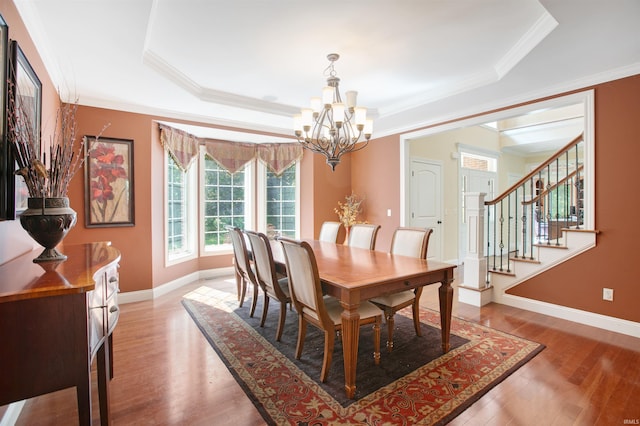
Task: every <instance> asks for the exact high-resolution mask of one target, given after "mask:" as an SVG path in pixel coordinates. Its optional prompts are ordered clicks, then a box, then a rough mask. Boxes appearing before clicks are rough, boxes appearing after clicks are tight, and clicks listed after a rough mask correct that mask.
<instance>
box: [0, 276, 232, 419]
mask: <svg viewBox="0 0 640 426" xmlns="http://www.w3.org/2000/svg"><path fill="white" fill-rule="evenodd" d="M233 274H234V271H233V267H232V266H230V267H228V268H216V269H206V270H204V271H197V272H193V273H191V274H188V275H185V276H183V277H180V278H178V279H175V280H173V281H169V282H167V283H164V284H161V285H159V286H157V287H154V288H152V289H148V290H139V291H127V292H124V293H120V294H118V303H122V304H124V303H133V302H142V301H144V300H153V299H155V298H157V297H160V296H163V295H165V294H167V293H169V292H171V291H173V290H177V289H179V288H181V287H184V286H185V285H187V284H191V283H193V282H195V281H198V280H206V279H211V278H218V277H226V276H230V275H233ZM0 426H2V425H0Z"/></svg>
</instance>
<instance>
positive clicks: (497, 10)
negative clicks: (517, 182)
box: [14, 0, 640, 139]
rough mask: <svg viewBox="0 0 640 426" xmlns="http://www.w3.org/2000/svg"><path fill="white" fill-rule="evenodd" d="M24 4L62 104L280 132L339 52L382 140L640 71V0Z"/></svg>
mask: <svg viewBox="0 0 640 426" xmlns="http://www.w3.org/2000/svg"><path fill="white" fill-rule="evenodd" d="M14 1H15V3H16V5H17V7H18V10H19V11H20V14H21V16H22V18H23V20H24V21H25V24H26V25H27V28H28V30H29V33H30V34H31V36H32V38H33V40H34V42H35V44H36V46H37V49H38V52H39V53H40V55H41V57H42V58H43V60H44V62H45V66H46V68H47V70H48V72H49V74H50V75H51V77H52V79H53V83H54V84H55V85H56V87H58V88H59V90H60V92H61V96H62V97H63V99H64V100H68V101H73V100H75V99H78V101H79V103H80V104H82V105H89V106H96V107H103V108H113V109H120V110H125V111H132V112H140V113H148V114H158V115H162V116H166V117H169V118H173V119H187V120H194V121H197V122H202V123H208V124H218V125H228V126H234V127H240V128H244V129H251V130H257V131H267V132H273V133H276V134H282V135H290V134H291V133H292V131H291V128H292V125H293V120H292V116H293V114H294V113H296V112H297V111H299V109H300V108H301V107H306V106H308V102H309V98H310V97H311V96H319V95H320V91H321V89H322V86H324V85H325V79H326V76H325V75H324V74H323V71H324V69H325V68H326V67H327V65H328V61H327V59H326V55H327V54H328V53H332V52H336V53H339V54H340V56H341V57H340V59H339V60H338V62H336V64H335V68H336V71H337V74H338V77H340V78H341V91H342V93H343V94H344V92H345V91H346V90H357V91H358V92H359V98H358V100H359V102H358V103H359V104H360V105H363V106H366V107H368V108H369V113H370V115H371V116H373V118H374V138H375V137H380V136H383V135H388V134H392V133H399V132H403V131H407V130H411V129H415V128H417V127H419V126H424V125H428V124H432V123H435V122H439V121H443V120H447V119H452V118H457V117H461V116H465V115H468V114H473V113H478V112H482V111H486V110H489V109H493V108H499V107H503V106H507V105H512V104H514V103H517V102H522V101H527V100H530V99H534V98H538V97H541V96H547V95H551V94H555V93H558V92H559V91H565V90H571V89H576V88H581V87H584V86H586V85H590V84H595V83H599V82H601V81H606V80H610V79H613V78H619V77H625V76H628V75H633V74H637V73H640V30H639V28H640V1H638V0H541V1H536V0H447V1H442V0H438V1H435V0H394V1H389V0H350V1H344V0H342V1H338V0H325V1H322V2H318V1H307V0H278V1H266V0H233V1H231V0H226V1H221V0H56V1H50V0H14ZM190 130H191V131H192V132H195V133H196V134H197V135H198V136H201V137H219V135H218V134H216V133H215V132H212V131H205V130H202V129H198V128H191V129H190ZM231 139H233V138H231Z"/></svg>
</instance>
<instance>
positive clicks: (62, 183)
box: [7, 85, 108, 197]
mask: <svg viewBox="0 0 640 426" xmlns="http://www.w3.org/2000/svg"><path fill="white" fill-rule="evenodd" d="M77 110H78V103H77V102H75V103H73V104H65V103H62V102H61V103H60V107H59V108H58V111H57V113H56V121H55V126H56V127H55V130H54V133H53V135H52V137H51V143H50V144H49V150H48V153H47V152H43V153H42V154H41V153H40V146H41V145H40V135H36V134H35V133H34V126H33V123H32V120H31V117H30V115H29V114H28V112H27V111H26V108H25V106H24V104H23V103H22V102H20V94H19V93H17V96H15V95H14V94H13V87H12V86H11V85H9V99H8V106H7V118H8V120H7V124H8V135H7V136H8V140H9V144H10V145H11V146H12V149H13V152H14V154H15V157H16V161H17V163H18V170H16V175H19V176H22V177H23V178H24V181H25V183H26V185H27V188H28V190H29V196H30V197H66V196H67V191H68V189H69V183H70V182H71V179H72V178H73V176H74V175H75V173H76V172H77V171H78V170H79V169H80V167H82V164H83V163H84V160H85V156H84V144H85V143H86V139H85V138H82V140H81V141H80V142H79V143H78V141H77V138H78V135H77V123H76V112H77ZM107 127H108V125H107V126H105V127H104V128H103V129H102V131H101V132H100V134H102V132H103V131H104V130H105V129H106V128H107Z"/></svg>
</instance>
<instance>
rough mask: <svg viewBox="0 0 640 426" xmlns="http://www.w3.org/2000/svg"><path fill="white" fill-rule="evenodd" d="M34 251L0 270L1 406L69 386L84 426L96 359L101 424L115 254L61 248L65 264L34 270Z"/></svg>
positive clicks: (102, 246)
mask: <svg viewBox="0 0 640 426" xmlns="http://www.w3.org/2000/svg"><path fill="white" fill-rule="evenodd" d="M40 251H42V249H38V250H34V251H32V252H29V253H27V254H24V255H22V256H19V257H18V258H16V259H13V260H11V261H9V262H7V263H5V264H3V265H0V368H1V369H2V370H1V371H2V372H1V373H0V406H1V405H5V404H9V403H11V402H15V401H20V400H23V399H27V398H31V397H34V396H37V395H41V394H45V393H49V392H54V391H57V390H60V389H65V388H69V387H74V386H75V387H76V395H77V402H78V416H79V421H80V425H90V424H91V364H92V362H93V359H94V358H95V356H96V355H97V377H98V397H99V402H100V423H101V424H103V425H105V424H109V423H110V419H109V381H110V380H111V379H112V378H113V349H112V334H111V333H112V332H113V330H114V328H115V326H116V324H117V322H118V315H119V311H118V262H119V261H120V252H119V251H118V250H117V249H115V248H114V247H111V245H110V243H106V242H100V243H91V244H78V245H65V246H64V247H62V249H61V251H62V252H63V253H64V254H66V255H67V256H68V259H67V260H66V261H64V262H59V263H34V262H33V259H34V258H35V257H37V256H38V255H39V253H40Z"/></svg>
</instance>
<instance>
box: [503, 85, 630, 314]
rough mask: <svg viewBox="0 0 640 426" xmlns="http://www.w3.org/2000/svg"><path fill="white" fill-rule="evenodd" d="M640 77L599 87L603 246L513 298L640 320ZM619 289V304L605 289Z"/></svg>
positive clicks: (534, 280) (597, 195)
mask: <svg viewBox="0 0 640 426" xmlns="http://www.w3.org/2000/svg"><path fill="white" fill-rule="evenodd" d="M639 99H640V75H636V76H633V77H629V78H625V79H622V80H617V81H613V82H609V83H606V84H601V85H598V86H596V87H595V141H596V145H595V154H596V155H595V157H596V176H595V190H596V192H595V201H596V216H595V220H596V222H595V223H596V229H597V230H599V231H600V232H601V233H600V235H598V237H597V246H596V247H595V248H594V249H592V250H590V251H588V252H586V253H583V254H582V255H580V256H578V257H576V258H574V259H572V260H571V261H569V262H565V263H563V264H561V265H559V266H557V267H555V268H553V269H551V270H549V271H547V272H545V273H543V274H540V275H538V276H537V277H534V278H532V279H530V280H528V281H527V282H525V283H523V284H520V285H519V286H517V287H514V288H513V289H511V290H510V291H509V292H508V293H509V294H514V295H517V296H522V297H527V298H531V299H536V300H541V301H544V302H549V303H553V304H557V305H562V306H569V307H572V308H576V309H581V310H585V311H589V312H596V313H599V314H603V315H608V316H612V317H617V318H622V319H626V320H630V321H636V322H638V321H640V309H639V308H638V301H640V285H638V276H640V255H639V254H638V253H639V252H640V251H639V249H638V244H639V242H640V227H638V225H637V224H638V212H639V211H640V198H638V197H637V196H635V195H634V194H633V193H631V192H630V191H629V190H630V189H631V190H632V188H633V187H634V186H635V183H636V182H637V181H638V179H637V175H636V173H635V172H636V167H637V164H638V162H637V159H638V158H640V143H639V138H640V136H639V135H640V120H639V118H640V101H639ZM603 287H607V288H613V289H614V300H613V302H607V301H603V300H602V288H603Z"/></svg>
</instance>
